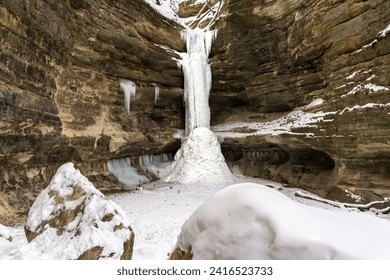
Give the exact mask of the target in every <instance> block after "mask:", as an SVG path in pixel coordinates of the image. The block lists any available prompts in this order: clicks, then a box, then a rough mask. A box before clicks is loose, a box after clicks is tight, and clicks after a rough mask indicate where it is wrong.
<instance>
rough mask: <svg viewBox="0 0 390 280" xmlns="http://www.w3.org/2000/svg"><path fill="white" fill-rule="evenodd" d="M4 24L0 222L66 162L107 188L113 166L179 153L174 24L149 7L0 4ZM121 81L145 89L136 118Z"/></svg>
mask: <svg viewBox="0 0 390 280" xmlns="http://www.w3.org/2000/svg"><path fill="white" fill-rule="evenodd" d="M0 19H1V24H0V34H1V35H0V44H1V55H0V56H1V59H0V119H1V120H0V164H1V169H0V222H5V223H8V222H9V221H8V222H7V221H6V220H5V219H6V217H10V216H12V214H15V213H17V214H18V215H20V214H22V215H25V214H26V213H27V211H28V208H29V206H30V205H31V202H32V199H33V198H34V197H35V196H36V195H37V194H38V193H39V191H40V190H42V188H43V187H44V186H45V185H47V183H48V182H49V180H50V179H51V177H52V176H53V174H54V172H55V170H56V169H57V168H58V166H60V165H61V164H62V163H64V162H67V161H72V162H74V163H76V164H77V166H78V167H79V168H80V169H81V170H82V171H83V172H84V174H86V175H87V176H89V177H90V178H92V179H93V180H94V182H95V183H96V185H97V186H99V187H101V186H104V187H106V188H107V187H108V188H109V187H110V184H111V183H110V181H109V180H110V179H112V177H111V175H110V174H109V172H108V171H107V160H108V159H110V158H114V157H121V156H132V155H137V156H138V155H142V154H153V153H159V152H175V151H176V150H177V149H178V146H179V145H180V143H179V142H178V141H177V140H176V139H174V138H173V137H172V134H173V130H174V129H177V128H179V127H181V126H182V100H181V92H180V90H179V88H182V83H183V81H182V74H181V71H180V70H179V69H178V68H177V65H176V62H175V61H174V60H172V57H175V56H176V55H175V54H174V52H173V51H170V50H171V49H176V50H181V49H184V42H183V41H182V40H181V38H180V31H181V29H182V28H181V27H180V26H179V25H178V24H177V23H176V22H173V21H170V20H168V19H166V18H164V17H163V16H162V15H160V14H158V13H157V12H156V11H155V10H153V9H152V8H151V7H150V6H149V5H148V4H147V3H146V2H145V1H143V0H134V1H124V0H121V1H109V0H99V1H90V0H70V1H68V0H62V1H55V2H53V1H11V2H10V1H8V2H7V1H5V2H4V1H2V3H1V5H0ZM118 78H126V79H130V80H132V81H133V82H135V83H136V85H137V93H136V96H135V97H134V98H133V100H132V102H131V110H130V113H129V114H126V112H125V110H124V101H123V92H121V90H120V86H119V81H118ZM156 85H157V86H158V87H159V88H160V98H159V99H158V100H157V102H154V99H155V94H154V88H155V86H156ZM107 180H108V181H107ZM111 185H113V184H111ZM11 220H12V222H14V221H15V220H13V218H11Z"/></svg>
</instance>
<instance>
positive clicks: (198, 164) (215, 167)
mask: <svg viewBox="0 0 390 280" xmlns="http://www.w3.org/2000/svg"><path fill="white" fill-rule="evenodd" d="M234 180H235V177H234V176H233V174H232V173H231V172H230V170H229V168H228V166H227V164H226V162H225V158H224V157H223V155H222V152H221V146H220V144H219V142H218V139H217V137H216V136H215V134H214V133H213V132H211V131H210V130H209V129H208V128H205V127H199V128H195V129H194V130H193V131H192V132H191V134H190V135H189V136H188V137H186V138H185V140H184V142H183V144H182V146H181V148H180V150H179V151H178V152H177V153H176V155H175V161H174V162H173V163H172V165H171V166H169V167H168V175H167V176H165V177H164V178H163V181H165V182H177V183H182V184H193V183H218V182H219V183H224V182H233V181H234Z"/></svg>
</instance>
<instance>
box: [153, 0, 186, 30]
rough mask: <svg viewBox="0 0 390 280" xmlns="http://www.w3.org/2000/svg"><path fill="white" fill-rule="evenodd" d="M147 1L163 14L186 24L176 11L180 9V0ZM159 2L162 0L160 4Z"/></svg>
mask: <svg viewBox="0 0 390 280" xmlns="http://www.w3.org/2000/svg"><path fill="white" fill-rule="evenodd" d="M145 2H146V3H148V4H149V5H150V6H151V7H152V8H153V9H154V10H156V11H157V12H158V13H159V14H161V15H162V16H164V17H166V18H167V19H170V20H173V21H175V22H177V23H178V24H180V25H183V26H184V20H183V19H181V18H180V17H179V16H178V15H177V13H176V11H177V10H178V3H180V2H181V1H180V0H159V1H156V0H145ZM158 2H160V4H159V3H158Z"/></svg>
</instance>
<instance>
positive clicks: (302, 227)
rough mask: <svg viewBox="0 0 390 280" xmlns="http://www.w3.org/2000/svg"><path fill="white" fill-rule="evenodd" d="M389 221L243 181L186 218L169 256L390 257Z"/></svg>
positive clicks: (213, 197) (172, 257) (250, 257)
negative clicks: (310, 202)
mask: <svg viewBox="0 0 390 280" xmlns="http://www.w3.org/2000/svg"><path fill="white" fill-rule="evenodd" d="M389 258H390V222H389V221H386V220H383V219H380V218H377V217H374V216H370V215H368V214H363V213H352V212H336V211H330V210H325V209H321V208H315V207H311V206H307V205H303V204H300V203H298V202H296V201H293V200H291V199H289V198H288V197H286V196H284V195H283V194H281V193H279V192H277V191H275V190H273V189H270V188H267V187H266V186H263V185H259V184H254V183H244V184H237V185H233V186H230V187H227V188H225V189H223V190H221V191H220V192H218V193H216V194H215V195H214V196H212V197H211V198H210V199H209V200H207V201H206V202H205V203H204V204H203V205H202V206H200V207H199V208H198V209H197V210H196V211H195V212H194V214H193V215H192V216H191V217H190V218H189V219H188V220H187V221H186V223H185V224H184V225H183V227H182V232H181V233H180V235H179V238H178V243H177V246H176V249H175V250H174V252H173V253H172V254H171V259H389Z"/></svg>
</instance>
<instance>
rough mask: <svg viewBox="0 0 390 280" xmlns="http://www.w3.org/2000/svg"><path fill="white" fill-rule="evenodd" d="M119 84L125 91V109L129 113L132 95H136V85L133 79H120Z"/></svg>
mask: <svg viewBox="0 0 390 280" xmlns="http://www.w3.org/2000/svg"><path fill="white" fill-rule="evenodd" d="M119 85H120V87H121V89H122V91H123V93H124V99H125V110H126V112H127V113H129V112H130V101H131V97H133V96H135V93H136V85H135V83H134V82H133V81H130V80H126V79H119Z"/></svg>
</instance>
